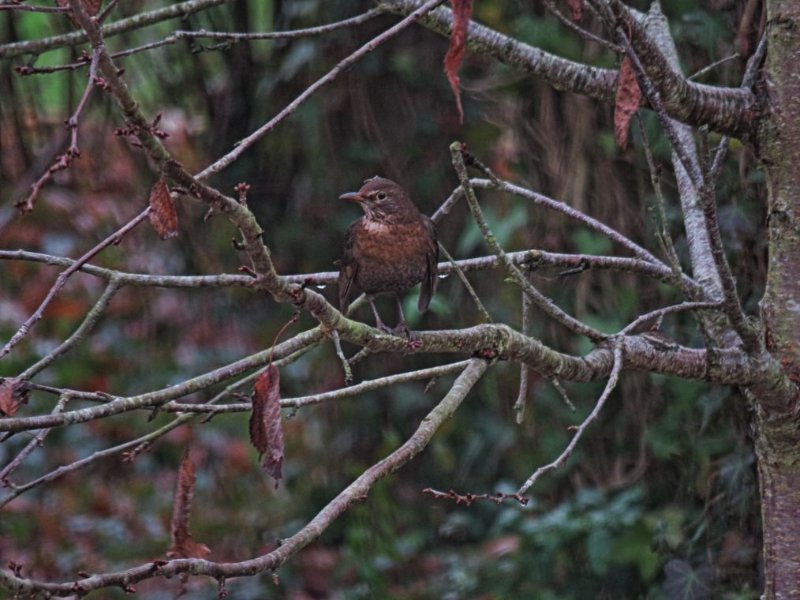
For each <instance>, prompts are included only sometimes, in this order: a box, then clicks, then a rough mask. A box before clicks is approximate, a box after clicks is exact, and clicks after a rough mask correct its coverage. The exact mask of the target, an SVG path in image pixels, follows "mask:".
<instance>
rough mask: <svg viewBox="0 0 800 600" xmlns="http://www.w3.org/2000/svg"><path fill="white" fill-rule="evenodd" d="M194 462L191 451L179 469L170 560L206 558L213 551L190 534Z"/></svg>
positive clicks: (168, 554)
mask: <svg viewBox="0 0 800 600" xmlns="http://www.w3.org/2000/svg"><path fill="white" fill-rule="evenodd" d="M196 480H197V477H196V476H195V474H194V461H192V459H191V457H190V456H189V451H188V450H187V451H186V453H185V454H184V455H183V459H182V460H181V466H180V467H179V469H178V483H177V484H176V485H175V499H174V501H173V504H172V521H171V523H170V529H171V530H172V546H170V548H169V550H167V557H168V558H205V557H206V556H208V555H209V553H210V552H211V550H210V549H209V548H208V546H206V545H205V544H200V543H198V542H195V541H194V539H192V534H191V533H189V513H190V512H191V510H192V498H193V497H194V483H195V481H196Z"/></svg>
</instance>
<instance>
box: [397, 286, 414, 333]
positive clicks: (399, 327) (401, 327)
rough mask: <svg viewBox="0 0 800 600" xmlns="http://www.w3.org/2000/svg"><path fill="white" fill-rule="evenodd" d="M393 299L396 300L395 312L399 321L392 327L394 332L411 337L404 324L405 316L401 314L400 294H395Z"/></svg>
mask: <svg viewBox="0 0 800 600" xmlns="http://www.w3.org/2000/svg"><path fill="white" fill-rule="evenodd" d="M394 299H395V301H396V302H397V314H398V315H399V316H400V321H398V323H397V326H396V327H395V328H394V333H396V334H398V335H404V336H406V337H411V335H410V332H409V331H408V325H406V316H405V315H404V314H403V303H402V302H401V301H400V296H398V295H395V297H394Z"/></svg>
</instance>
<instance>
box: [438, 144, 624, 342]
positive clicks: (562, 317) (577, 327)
mask: <svg viewBox="0 0 800 600" xmlns="http://www.w3.org/2000/svg"><path fill="white" fill-rule="evenodd" d="M461 146H462V145H461V143H460V142H454V143H452V144H450V153H451V155H452V158H453V161H452V162H453V167H454V168H455V170H456V174H457V175H458V178H459V180H460V182H461V185H462V186H463V187H464V194H465V196H466V199H467V203H468V205H469V209H470V212H471V213H472V216H473V218H474V219H475V222H476V223H477V224H478V229H480V230H481V233H482V234H483V239H484V240H485V241H486V244H487V246H489V248H490V250H492V252H494V253H495V254H496V255H497V257H498V258H499V259H500V261H501V262H502V263H503V264H504V265H505V267H506V269H507V270H508V272H509V274H510V275H511V277H512V278H513V279H514V280H515V281H516V282H517V284H518V285H519V286H520V287H521V288H522V289H523V290H524V291H525V293H526V294H528V295H529V296H530V297H531V299H532V300H533V301H534V302H535V303H536V305H537V306H538V307H539V308H540V309H541V310H542V312H544V313H545V314H546V315H547V316H549V317H550V318H552V319H554V320H555V321H557V322H559V323H561V324H562V325H563V326H564V327H566V328H567V329H569V330H570V331H572V332H574V333H578V334H580V335H584V336H586V337H588V338H589V339H590V340H593V341H600V340H603V339H605V338H606V337H608V336H607V335H606V334H604V333H602V332H600V331H598V330H596V329H594V328H593V327H590V326H589V325H586V324H585V323H582V322H581V321H579V320H578V319H576V318H575V317H573V316H571V315H569V314H567V313H566V312H564V311H563V310H561V308H559V307H558V306H557V305H556V304H555V303H554V302H552V301H551V300H550V299H549V298H547V297H546V296H545V295H544V294H542V293H541V292H540V291H539V290H537V289H536V288H535V287H534V286H533V285H532V284H531V283H530V281H528V279H527V278H526V277H525V275H523V274H522V272H521V271H520V270H519V268H517V266H516V265H515V264H514V263H513V262H511V260H510V259H509V258H508V256H507V255H506V253H505V251H504V250H503V248H502V247H501V246H500V244H499V243H498V242H497V239H496V238H495V236H494V234H493V233H492V230H491V229H490V228H489V225H488V223H487V222H486V219H485V218H484V216H483V211H482V210H481V207H480V204H479V203H478V199H477V197H476V196H475V190H474V189H473V188H472V184H471V182H470V180H469V176H468V175H467V168H466V165H465V164H464V160H463V158H462V156H461Z"/></svg>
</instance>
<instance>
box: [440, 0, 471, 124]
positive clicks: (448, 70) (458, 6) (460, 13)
mask: <svg viewBox="0 0 800 600" xmlns="http://www.w3.org/2000/svg"><path fill="white" fill-rule="evenodd" d="M450 4H452V5H453V31H452V32H451V33H450V47H449V48H448V49H447V56H445V57H444V72H445V74H446V75H447V80H448V81H449V82H450V87H451V88H452V89H453V95H454V96H455V97H456V106H457V107H458V119H459V121H460V122H461V123H463V122H464V109H463V108H462V106H461V90H460V89H459V87H458V74H457V71H458V67H459V65H461V60H462V59H463V58H464V51H465V50H466V42H467V27H468V26H469V18H470V16H471V15H472V0H450Z"/></svg>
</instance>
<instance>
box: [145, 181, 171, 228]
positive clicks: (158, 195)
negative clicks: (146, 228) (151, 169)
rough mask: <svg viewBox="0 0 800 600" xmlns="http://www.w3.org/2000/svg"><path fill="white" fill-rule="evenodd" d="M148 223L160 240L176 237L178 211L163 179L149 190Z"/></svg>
mask: <svg viewBox="0 0 800 600" xmlns="http://www.w3.org/2000/svg"><path fill="white" fill-rule="evenodd" d="M148 217H150V223H151V224H152V225H153V229H155V230H156V233H157V234H158V236H159V237H160V238H161V239H162V240H168V239H170V238H174V237H175V236H176V235H178V211H177V210H176V209H175V200H173V199H172V196H171V195H170V193H169V186H167V182H166V181H164V180H163V179H159V180H158V182H156V184H155V185H154V186H153V189H151V190H150V214H149V215H148Z"/></svg>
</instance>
